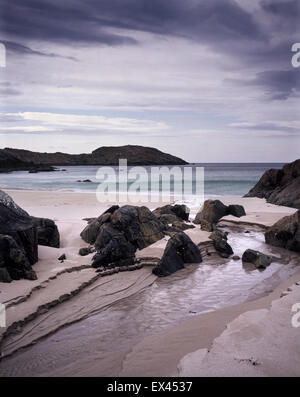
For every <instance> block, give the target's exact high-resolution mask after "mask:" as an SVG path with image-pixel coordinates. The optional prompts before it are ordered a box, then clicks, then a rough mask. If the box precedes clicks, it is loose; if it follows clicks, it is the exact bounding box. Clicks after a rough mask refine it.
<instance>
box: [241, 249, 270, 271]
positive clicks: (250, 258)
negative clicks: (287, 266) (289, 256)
mask: <svg viewBox="0 0 300 397" xmlns="http://www.w3.org/2000/svg"><path fill="white" fill-rule="evenodd" d="M275 260H278V258H275V257H274V256H269V255H265V254H263V253H261V252H259V251H254V250H252V249H247V250H246V251H245V252H244V253H243V256H242V261H243V262H246V263H252V264H253V265H254V266H255V267H256V268H263V269H265V268H266V267H268V266H269V265H270V264H271V263H272V262H274V261H275Z"/></svg>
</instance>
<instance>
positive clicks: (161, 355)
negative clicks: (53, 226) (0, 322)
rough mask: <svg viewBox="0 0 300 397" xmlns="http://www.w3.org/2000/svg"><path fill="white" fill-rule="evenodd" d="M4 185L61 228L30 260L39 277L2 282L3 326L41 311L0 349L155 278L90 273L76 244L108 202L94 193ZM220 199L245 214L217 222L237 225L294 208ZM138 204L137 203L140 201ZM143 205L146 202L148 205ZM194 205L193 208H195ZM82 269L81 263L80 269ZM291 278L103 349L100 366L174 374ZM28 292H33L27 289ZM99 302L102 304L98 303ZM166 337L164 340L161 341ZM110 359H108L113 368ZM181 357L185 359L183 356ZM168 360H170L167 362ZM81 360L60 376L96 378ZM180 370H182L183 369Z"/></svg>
mask: <svg viewBox="0 0 300 397" xmlns="http://www.w3.org/2000/svg"><path fill="white" fill-rule="evenodd" d="M5 191H7V192H8V193H9V194H10V195H11V196H12V197H13V199H14V200H15V201H16V203H17V204H19V205H20V206H21V207H22V208H24V209H25V210H26V211H28V212H29V213H30V214H31V215H34V216H41V217H45V216H46V217H49V218H51V219H54V220H55V222H56V223H57V225H58V227H59V230H60V233H61V248H59V249H56V248H50V247H42V246H40V247H39V262H38V263H37V264H36V265H34V268H35V270H36V271H37V273H38V280H36V281H28V280H19V281H14V282H13V285H12V284H7V285H6V284H3V283H1V286H0V290H1V293H0V299H1V302H2V301H5V302H9V303H10V304H11V310H9V309H8V312H9V313H10V314H9V316H10V317H9V318H8V320H9V324H12V323H15V322H18V321H23V320H24V317H26V316H34V313H36V312H37V311H38V310H41V309H39V308H42V310H43V309H44V310H45V313H38V316H37V317H36V319H34V320H33V321H32V320H31V321H30V322H29V323H28V325H27V324H26V322H25V323H23V325H22V326H23V331H24V332H23V333H24V336H22V338H21V340H19V339H20V336H19V334H18V333H16V334H14V332H12V334H11V335H9V337H8V338H7V340H6V341H5V344H4V346H3V347H4V353H5V354H11V353H13V352H15V353H16V350H19V349H22V348H23V347H24V346H29V345H32V344H36V343H37V340H40V339H41V338H43V339H44V338H45V336H46V335H47V334H51V333H53V332H54V333H55V332H56V330H57V329H59V328H61V327H67V325H68V324H70V323H74V321H75V322H77V321H79V320H81V319H84V318H89V317H90V316H93V315H94V314H95V313H98V312H100V311H101V310H103V308H104V307H109V306H111V305H114V304H115V303H116V302H120V301H122V300H124V299H125V298H128V297H133V296H135V295H136V294H140V293H141V291H143V290H145V288H147V287H149V286H150V285H151V284H153V283H154V282H155V280H156V276H154V275H152V273H151V267H147V266H146V267H144V268H143V269H140V270H137V271H134V272H123V273H117V274H113V275H110V276H109V277H104V278H99V279H94V278H95V271H94V269H91V268H89V265H90V259H91V256H90V255H88V256H86V257H80V256H78V249H79V248H80V247H84V246H87V244H86V243H84V242H83V240H81V238H80V236H79V233H80V231H81V230H82V229H83V228H84V227H85V225H86V222H85V221H83V218H85V217H93V216H99V215H100V214H101V213H102V212H103V211H104V210H105V209H106V207H108V206H110V205H111V204H112V203H109V204H108V203H107V204H104V203H100V202H98V201H97V199H96V196H95V194H94V193H90V194H89V195H87V194H86V193H84V194H81V193H77V192H61V191H58V192H57V191H56V192H55V191H31V190H22V189H19V190H9V189H5ZM232 200H234V202H233V201H232ZM221 201H223V202H224V204H228V203H234V204H242V205H245V209H246V213H247V215H246V216H244V217H242V218H239V219H237V218H234V219H233V220H232V217H231V216H226V217H224V218H222V221H221V222H224V224H228V223H231V222H233V221H235V223H237V224H243V223H245V222H248V223H247V224H249V225H255V224H258V225H259V226H260V227H262V226H265V227H268V226H270V225H271V224H273V223H274V222H275V221H277V220H278V219H280V218H281V217H282V216H284V215H288V214H291V213H294V212H296V209H294V208H288V207H280V206H277V205H272V204H268V203H266V201H265V200H264V199H257V198H238V197H236V196H234V197H233V196H231V197H228V196H223V197H222V198H221ZM122 204H123V203H122ZM136 204H137V205H140V203H136ZM145 204H146V205H147V203H145ZM152 204H153V205H152ZM159 204H161V203H151V207H152V208H151V207H150V205H149V203H148V206H149V207H150V208H151V209H153V208H154V207H155V206H157V205H159ZM197 209H198V208H196V207H195V208H194V209H193V211H196V210H197ZM187 233H188V234H189V235H190V237H191V238H192V239H193V240H194V242H196V243H197V244H200V243H201V242H202V243H206V242H209V241H210V240H209V238H208V236H209V233H208V232H204V231H201V230H200V229H196V230H195V229H190V230H188V231H187ZM165 244H166V240H165V241H162V240H160V241H159V242H157V243H155V244H153V246H149V247H147V248H145V249H144V250H142V251H140V252H138V253H137V256H139V257H143V256H146V257H147V256H153V255H154V256H157V257H159V256H160V255H161V253H162V251H163V247H164V246H165ZM62 253H66V254H67V260H66V261H65V262H64V263H62V264H61V263H60V262H58V260H57V258H58V257H59V256H60V255H61V254H62ZM80 267H81V269H78V268H80ZM295 277H296V278H295ZM297 277H298V279H297ZM294 278H295V279H297V281H299V279H300V272H299V271H297V273H296V274H295V275H293V276H292V277H289V279H288V280H284V281H282V282H280V284H279V285H278V286H277V287H276V288H275V289H274V292H272V293H270V294H268V295H267V296H264V297H262V298H258V299H255V300H252V301H246V302H244V303H242V304H238V305H232V306H226V307H224V308H221V309H217V310H214V311H210V312H208V313H204V314H200V315H197V316H195V318H192V319H188V320H183V321H181V322H180V323H179V324H177V325H176V324H175V325H174V324H173V325H172V326H171V327H170V328H167V329H165V330H163V331H161V332H155V333H154V334H152V335H150V336H146V337H145V338H143V339H142V340H141V341H139V342H138V343H136V344H135V345H134V346H133V348H132V349H131V350H130V351H127V352H124V351H122V352H119V353H120V355H118V354H115V355H113V358H112V357H110V356H109V355H108V357H107V358H106V360H107V361H105V363H104V364H103V365H105V366H107V368H110V371H115V372H113V376H151V375H152V376H157V374H158V373H160V375H161V376H178V375H180V371H178V369H177V367H178V365H179V362H180V360H182V359H183V357H184V356H186V355H187V354H189V353H192V352H194V351H197V350H199V349H208V348H209V347H210V346H211V344H212V343H213V340H214V339H215V338H217V337H219V336H220V335H221V334H222V333H223V332H224V330H225V329H226V326H227V325H228V324H230V323H231V322H232V321H233V320H234V319H236V318H237V317H238V316H239V315H241V314H242V313H245V312H247V311H249V310H254V309H258V308H259V309H260V308H262V307H264V308H265V307H269V306H270V304H271V302H272V301H273V300H274V299H277V298H278V295H280V294H281V293H282V291H283V289H284V288H287V287H286V285H288V283H289V282H290V281H291V280H294ZM291 282H292V281H291ZM12 286H13V290H12V288H11V287H12ZM35 288H36V289H35ZM34 289H35V290H34ZM33 290H34V291H35V292H32V291H33ZM74 291H75V292H74ZM276 291H277V292H276ZM66 295H67V298H66V297H65V296H66ZM60 300H62V302H60ZM99 300H100V302H101V304H99ZM299 301H300V297H299ZM51 302H56V305H58V306H57V307H58V308H59V310H58V312H57V316H56V318H53V319H51V316H50V319H49V318H48V317H49V315H50V314H51V313H52V312H53V310H54V311H55V306H53V309H51V307H50V306H51ZM49 303H50V305H49ZM43 305H44V306H43ZM45 305H46V306H45ZM47 305H48V306H49V307H48V306H47ZM82 308H85V309H82ZM35 327H38V328H35ZM166 339H167V340H168V343H166ZM151 349H152V350H151ZM15 353H13V355H12V356H11V357H12V358H13V359H14V357H15V356H16V354H17V355H18V353H16V354H15ZM7 359H8V360H9V359H10V358H9V357H8V358H6V359H4V363H5V360H7ZM111 360H113V362H114V368H113V369H112V367H111ZM186 361H188V360H187V359H186ZM168 362H169V363H170V362H171V363H172V364H171V365H170V364H167V363H168ZM86 365H87V368H89V370H88V369H87V368H85V365H82V363H80V360H79V361H78V363H74V366H71V367H70V368H69V369H67V368H66V369H64V372H63V373H64V374H65V375H66V376H67V375H72V374H73V373H74V374H75V373H76V374H77V375H78V376H80V375H84V374H87V373H88V374H92V376H93V375H95V376H97V374H96V372H97V371H96V372H94V371H95V369H92V368H91V366H89V365H88V364H87V363H86ZM185 366H186V364H185ZM0 367H1V366H0ZM184 368H185V367H184ZM59 371H62V368H60V370H58V372H57V373H56V372H55V371H54V372H53V373H51V376H55V374H56V375H59V374H60V373H59ZM89 371H90V372H89ZM103 371H104V372H101V374H102V375H101V376H108V375H109V374H111V373H112V372H105V370H103ZM182 371H186V368H185V369H182V370H181V372H182ZM182 373H184V372H182ZM49 375H50V372H49ZM0 376H1V368H0Z"/></svg>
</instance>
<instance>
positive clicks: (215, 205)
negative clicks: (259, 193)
mask: <svg viewBox="0 0 300 397" xmlns="http://www.w3.org/2000/svg"><path fill="white" fill-rule="evenodd" d="M226 215H233V216H237V217H241V216H244V215H246V212H245V209H244V207H243V206H242V205H238V204H231V205H229V206H227V205H225V204H223V203H222V202H221V201H220V200H206V201H204V204H203V207H202V209H201V210H200V211H199V212H198V213H197V215H196V217H195V220H194V223H195V224H200V225H201V229H202V230H206V231H208V232H212V231H213V230H215V229H216V224H217V223H218V222H219V220H220V219H221V218H223V216H226Z"/></svg>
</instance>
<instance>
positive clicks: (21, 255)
mask: <svg viewBox="0 0 300 397" xmlns="http://www.w3.org/2000/svg"><path fill="white" fill-rule="evenodd" d="M0 269H1V274H2V277H1V278H3V279H4V280H9V278H8V277H7V273H8V274H9V277H10V278H11V279H13V280H20V279H21V278H27V279H30V280H32V279H34V280H35V279H36V278H37V277H36V274H35V272H34V271H33V270H32V267H31V263H30V261H29V260H28V258H27V256H26V253H25V251H24V249H23V247H22V246H20V245H19V244H17V242H16V241H15V239H14V238H13V237H12V236H10V235H4V234H0ZM6 282H8V281H6Z"/></svg>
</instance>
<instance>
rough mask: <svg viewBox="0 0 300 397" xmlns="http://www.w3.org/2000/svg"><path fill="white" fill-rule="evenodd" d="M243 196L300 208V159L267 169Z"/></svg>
mask: <svg viewBox="0 0 300 397" xmlns="http://www.w3.org/2000/svg"><path fill="white" fill-rule="evenodd" d="M245 197H259V198H265V199H266V200H267V202H268V203H272V204H277V205H285V206H288V207H293V208H298V209H300V159H298V160H296V161H294V162H292V163H288V164H285V165H284V167H283V168H282V169H270V170H267V171H266V172H265V173H264V174H263V176H262V177H261V178H260V180H259V181H258V182H257V184H256V185H255V186H254V187H253V188H252V189H251V190H250V191H249V192H248V193H247V194H246V195H245Z"/></svg>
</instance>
